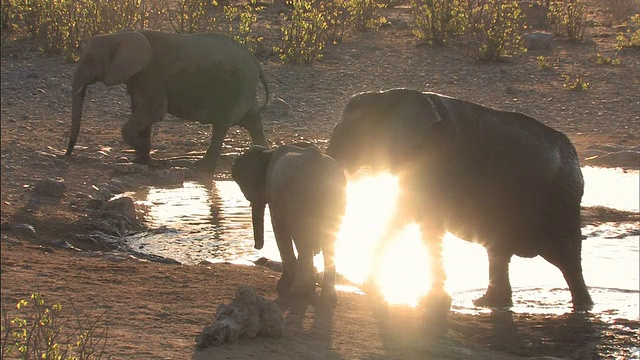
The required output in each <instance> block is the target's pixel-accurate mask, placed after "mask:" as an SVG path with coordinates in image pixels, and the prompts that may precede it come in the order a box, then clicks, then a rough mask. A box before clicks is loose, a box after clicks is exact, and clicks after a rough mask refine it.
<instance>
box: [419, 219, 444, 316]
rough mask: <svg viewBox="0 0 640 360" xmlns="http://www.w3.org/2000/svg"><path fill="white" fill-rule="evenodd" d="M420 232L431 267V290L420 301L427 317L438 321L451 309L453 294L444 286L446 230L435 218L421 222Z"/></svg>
mask: <svg viewBox="0 0 640 360" xmlns="http://www.w3.org/2000/svg"><path fill="white" fill-rule="evenodd" d="M420 232H421V233H422V236H423V238H424V243H425V245H426V246H427V250H428V252H429V266H430V268H431V290H429V293H428V294H427V295H426V296H425V298H424V299H422V300H421V301H420V305H421V306H422V307H423V308H424V309H425V317H426V318H428V319H429V321H430V322H432V323H436V322H438V321H441V320H444V319H445V318H446V315H447V314H448V313H449V310H450V309H451V296H450V295H449V294H448V293H447V291H446V290H445V288H444V285H445V281H446V272H445V269H444V264H443V258H442V236H443V235H444V230H443V227H442V225H441V223H440V222H439V221H438V220H437V219H434V218H431V219H429V220H427V221H423V222H422V223H421V224H420Z"/></svg>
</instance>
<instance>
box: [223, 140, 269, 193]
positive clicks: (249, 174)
mask: <svg viewBox="0 0 640 360" xmlns="http://www.w3.org/2000/svg"><path fill="white" fill-rule="evenodd" d="M272 153H273V150H271V149H268V148H266V147H264V146H259V145H253V146H252V147H251V148H249V150H247V151H246V152H245V153H244V154H242V155H240V156H238V158H237V159H236V161H235V162H234V164H233V166H232V168H231V176H232V178H233V179H234V180H235V181H236V182H237V183H238V185H240V189H241V190H242V192H243V193H244V195H245V197H246V198H247V200H249V201H252V202H253V201H266V198H265V182H266V176H267V175H266V174H267V166H268V165H269V161H270V160H271V154H272Z"/></svg>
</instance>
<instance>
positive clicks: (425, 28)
mask: <svg viewBox="0 0 640 360" xmlns="http://www.w3.org/2000/svg"><path fill="white" fill-rule="evenodd" d="M411 6H412V8H413V10H412V13H413V19H414V22H415V25H416V28H417V29H416V30H414V33H415V34H416V36H417V37H418V38H419V39H422V40H425V41H427V42H428V43H430V44H438V45H442V44H444V43H445V41H446V40H447V38H449V37H455V36H458V35H460V34H462V33H463V32H464V14H465V11H464V6H463V1H462V0H412V1H411Z"/></svg>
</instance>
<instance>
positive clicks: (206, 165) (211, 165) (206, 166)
mask: <svg viewBox="0 0 640 360" xmlns="http://www.w3.org/2000/svg"><path fill="white" fill-rule="evenodd" d="M193 166H194V167H195V168H196V170H197V171H200V172H214V171H215V169H216V161H211V160H209V159H207V158H202V159H200V160H196V161H195V162H194V163H193Z"/></svg>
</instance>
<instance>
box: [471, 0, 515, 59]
mask: <svg viewBox="0 0 640 360" xmlns="http://www.w3.org/2000/svg"><path fill="white" fill-rule="evenodd" d="M467 1H468V3H467V4H468V6H467V17H468V28H467V35H468V37H469V40H470V46H471V48H470V50H471V52H472V54H473V55H474V56H475V58H476V59H478V60H481V61H498V60H501V59H502V58H504V57H506V56H510V55H514V54H517V53H521V52H525V51H526V50H525V49H524V47H523V46H522V39H521V38H520V32H521V29H522V23H521V21H520V20H521V19H520V6H519V5H518V3H517V2H515V1H510V0H467Z"/></svg>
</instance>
